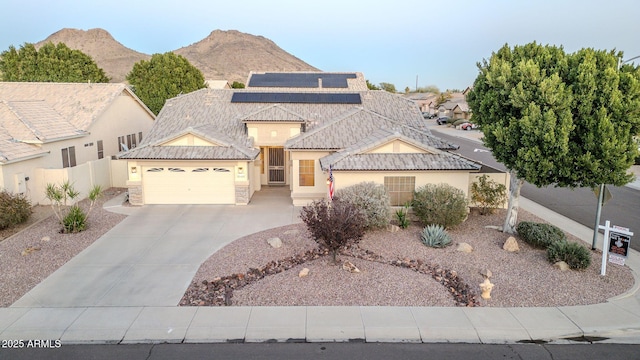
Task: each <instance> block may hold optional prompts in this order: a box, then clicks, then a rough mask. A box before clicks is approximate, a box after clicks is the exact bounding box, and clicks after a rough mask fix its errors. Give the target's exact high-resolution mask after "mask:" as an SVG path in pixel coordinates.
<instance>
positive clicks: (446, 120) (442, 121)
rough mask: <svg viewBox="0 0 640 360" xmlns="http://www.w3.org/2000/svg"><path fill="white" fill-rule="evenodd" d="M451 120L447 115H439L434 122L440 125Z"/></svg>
mask: <svg viewBox="0 0 640 360" xmlns="http://www.w3.org/2000/svg"><path fill="white" fill-rule="evenodd" d="M450 120H451V118H450V117H448V116H443V117H439V118H437V119H436V122H437V123H438V125H442V124H446V123H448V122H449V121H450Z"/></svg>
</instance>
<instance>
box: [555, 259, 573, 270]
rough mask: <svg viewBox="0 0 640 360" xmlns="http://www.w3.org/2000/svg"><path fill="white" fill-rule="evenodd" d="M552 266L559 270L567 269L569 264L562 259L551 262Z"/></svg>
mask: <svg viewBox="0 0 640 360" xmlns="http://www.w3.org/2000/svg"><path fill="white" fill-rule="evenodd" d="M553 267H555V268H556V269H560V271H567V270H569V264H567V263H566V262H564V261H558V262H557V263H555V264H553Z"/></svg>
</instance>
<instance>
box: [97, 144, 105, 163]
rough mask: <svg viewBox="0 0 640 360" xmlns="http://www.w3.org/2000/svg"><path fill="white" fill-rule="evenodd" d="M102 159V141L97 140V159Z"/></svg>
mask: <svg viewBox="0 0 640 360" xmlns="http://www.w3.org/2000/svg"><path fill="white" fill-rule="evenodd" d="M103 157H104V147H103V145H102V140H98V159H102V158H103Z"/></svg>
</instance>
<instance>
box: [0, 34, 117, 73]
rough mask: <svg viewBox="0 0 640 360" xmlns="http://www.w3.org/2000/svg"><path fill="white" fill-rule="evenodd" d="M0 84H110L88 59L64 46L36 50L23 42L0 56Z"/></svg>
mask: <svg viewBox="0 0 640 360" xmlns="http://www.w3.org/2000/svg"><path fill="white" fill-rule="evenodd" d="M0 73H1V74H2V77H1V78H2V81H20V82H26V81H33V82H109V78H108V77H107V76H106V75H105V72H104V70H102V69H101V68H99V67H98V65H97V64H96V63H95V62H94V61H93V59H92V58H91V56H89V55H87V54H85V53H83V52H82V51H80V50H73V49H70V48H69V47H67V45H65V44H64V43H58V44H57V45H54V44H53V43H46V44H44V45H42V47H41V48H40V49H39V50H38V49H36V47H35V45H33V44H29V43H25V44H24V45H22V46H21V47H20V49H18V50H16V48H15V47H14V46H10V47H9V50H6V51H3V52H2V54H0Z"/></svg>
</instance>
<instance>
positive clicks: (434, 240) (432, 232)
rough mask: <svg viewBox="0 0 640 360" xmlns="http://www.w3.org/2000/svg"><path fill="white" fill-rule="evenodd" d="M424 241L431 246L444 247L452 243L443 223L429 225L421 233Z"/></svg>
mask: <svg viewBox="0 0 640 360" xmlns="http://www.w3.org/2000/svg"><path fill="white" fill-rule="evenodd" d="M420 239H421V240H422V243H423V244H425V245H426V246H429V247H434V248H442V247H445V246H447V245H449V244H451V238H450V237H449V233H447V231H446V230H445V229H444V227H442V225H428V226H427V227H425V228H424V229H422V233H421V234H420Z"/></svg>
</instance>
